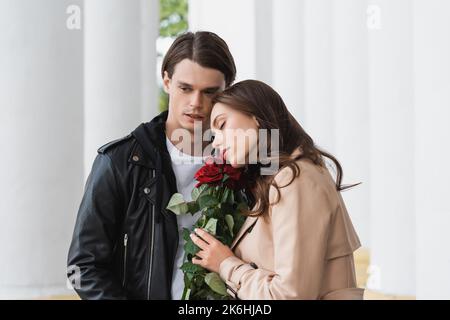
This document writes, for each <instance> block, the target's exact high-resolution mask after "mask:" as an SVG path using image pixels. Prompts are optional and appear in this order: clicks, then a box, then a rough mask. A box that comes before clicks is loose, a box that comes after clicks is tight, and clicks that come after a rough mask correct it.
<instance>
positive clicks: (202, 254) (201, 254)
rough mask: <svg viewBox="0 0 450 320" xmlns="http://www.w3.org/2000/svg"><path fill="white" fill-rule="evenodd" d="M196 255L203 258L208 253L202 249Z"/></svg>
mask: <svg viewBox="0 0 450 320" xmlns="http://www.w3.org/2000/svg"><path fill="white" fill-rule="evenodd" d="M195 255H196V256H197V257H199V258H202V259H203V258H205V257H206V253H205V251H204V250H200V251H199V252H197V253H196V254H195Z"/></svg>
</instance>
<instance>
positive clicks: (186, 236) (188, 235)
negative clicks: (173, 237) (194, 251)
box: [183, 228, 191, 241]
mask: <svg viewBox="0 0 450 320" xmlns="http://www.w3.org/2000/svg"><path fill="white" fill-rule="evenodd" d="M190 239H191V230H189V229H188V228H183V240H184V241H189V240H190Z"/></svg>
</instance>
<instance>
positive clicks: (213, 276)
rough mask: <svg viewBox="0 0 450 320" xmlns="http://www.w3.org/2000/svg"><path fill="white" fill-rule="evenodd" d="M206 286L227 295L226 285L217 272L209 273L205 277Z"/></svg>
mask: <svg viewBox="0 0 450 320" xmlns="http://www.w3.org/2000/svg"><path fill="white" fill-rule="evenodd" d="M205 282H206V284H207V285H208V286H209V287H210V288H211V289H212V290H213V291H214V292H217V293H218V294H221V295H224V296H225V295H227V288H226V286H225V283H224V282H223V281H222V279H220V277H219V275H218V274H217V273H215V272H211V273H207V274H206V276H205Z"/></svg>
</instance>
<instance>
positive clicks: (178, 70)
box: [163, 59, 225, 133]
mask: <svg viewBox="0 0 450 320" xmlns="http://www.w3.org/2000/svg"><path fill="white" fill-rule="evenodd" d="M163 80H164V81H163V82H164V91H166V92H167V94H168V95H169V114H168V118H167V121H168V122H170V123H171V124H172V125H173V126H174V127H177V128H183V129H186V130H189V131H190V132H191V133H193V132H194V123H195V124H196V125H199V124H200V123H201V125H202V128H203V131H204V130H206V129H208V128H209V119H210V113H211V98H212V96H213V94H214V93H216V92H218V91H222V90H224V89H225V77H224V75H223V73H222V72H220V71H219V70H215V69H209V68H204V67H202V66H200V65H199V64H197V63H195V62H193V61H192V60H189V59H184V60H182V61H181V62H179V63H178V64H177V65H176V66H175V69H174V72H173V75H172V78H171V79H170V78H169V76H168V74H167V72H165V73H164V79H163Z"/></svg>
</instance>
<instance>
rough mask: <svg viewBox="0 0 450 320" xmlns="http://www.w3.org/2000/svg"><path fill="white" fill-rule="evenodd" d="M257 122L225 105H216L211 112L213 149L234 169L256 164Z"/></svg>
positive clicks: (253, 118) (252, 117)
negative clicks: (218, 151) (219, 152)
mask: <svg viewBox="0 0 450 320" xmlns="http://www.w3.org/2000/svg"><path fill="white" fill-rule="evenodd" d="M258 127H259V124H258V121H257V120H256V118H255V117H254V116H249V115H247V114H245V113H243V112H241V111H238V110H236V109H233V108H231V107H229V106H228V105H226V104H223V103H220V102H219V103H216V104H215V105H214V107H213V109H212V112H211V130H212V132H213V134H214V141H213V144H212V145H213V148H215V149H219V150H220V151H221V152H224V153H223V154H224V158H225V160H226V162H227V163H229V164H230V165H231V166H233V167H234V168H238V167H243V166H245V164H247V163H256V161H257V146H258Z"/></svg>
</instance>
